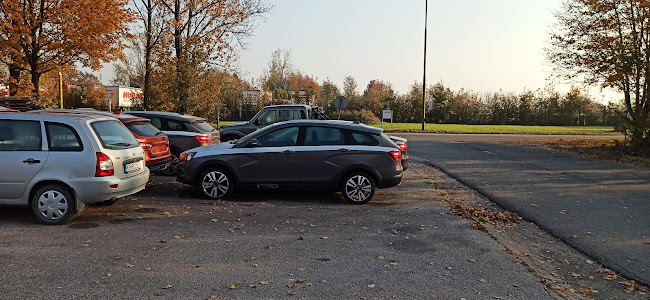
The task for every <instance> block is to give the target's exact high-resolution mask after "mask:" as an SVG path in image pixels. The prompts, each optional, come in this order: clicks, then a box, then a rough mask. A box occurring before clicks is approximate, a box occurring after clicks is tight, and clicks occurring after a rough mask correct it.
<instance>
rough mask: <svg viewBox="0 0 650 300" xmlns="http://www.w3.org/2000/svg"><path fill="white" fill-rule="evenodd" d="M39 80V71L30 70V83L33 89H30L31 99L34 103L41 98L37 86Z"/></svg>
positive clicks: (38, 101)
mask: <svg viewBox="0 0 650 300" xmlns="http://www.w3.org/2000/svg"><path fill="white" fill-rule="evenodd" d="M40 80H41V73H39V72H37V71H32V85H33V86H34V89H33V90H32V100H34V101H35V102H36V103H40V100H41V90H40V88H39V82H40Z"/></svg>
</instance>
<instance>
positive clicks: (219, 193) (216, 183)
mask: <svg viewBox="0 0 650 300" xmlns="http://www.w3.org/2000/svg"><path fill="white" fill-rule="evenodd" d="M234 184H235V182H234V180H233V179H232V175H230V172H228V171H226V170H225V169H223V168H220V167H212V168H208V169H207V170H205V171H204V172H203V173H201V177H199V182H198V188H199V189H200V190H201V192H202V193H203V196H205V197H206V198H208V199H211V200H221V199H225V198H228V197H229V196H230V194H232V191H233V189H234Z"/></svg>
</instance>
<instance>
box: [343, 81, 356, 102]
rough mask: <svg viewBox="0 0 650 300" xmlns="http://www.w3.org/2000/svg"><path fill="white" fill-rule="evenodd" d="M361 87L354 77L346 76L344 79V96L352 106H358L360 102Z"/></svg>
mask: <svg viewBox="0 0 650 300" xmlns="http://www.w3.org/2000/svg"><path fill="white" fill-rule="evenodd" d="M358 90H359V85H358V84H357V81H356V80H355V79H354V77H352V76H349V75H348V76H345V78H343V95H344V96H345V98H347V99H348V101H350V105H351V106H354V105H356V102H357V101H358V100H359V91H358Z"/></svg>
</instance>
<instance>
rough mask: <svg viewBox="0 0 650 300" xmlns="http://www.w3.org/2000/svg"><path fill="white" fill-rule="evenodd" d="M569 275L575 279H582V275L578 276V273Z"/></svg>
mask: <svg viewBox="0 0 650 300" xmlns="http://www.w3.org/2000/svg"><path fill="white" fill-rule="evenodd" d="M569 274H570V275H571V276H573V278H580V277H582V275H580V274H578V273H573V272H571V273H569Z"/></svg>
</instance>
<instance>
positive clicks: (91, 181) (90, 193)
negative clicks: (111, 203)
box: [68, 168, 149, 204]
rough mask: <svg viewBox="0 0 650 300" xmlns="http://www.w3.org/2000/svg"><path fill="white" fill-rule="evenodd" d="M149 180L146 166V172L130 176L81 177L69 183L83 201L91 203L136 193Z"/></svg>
mask: <svg viewBox="0 0 650 300" xmlns="http://www.w3.org/2000/svg"><path fill="white" fill-rule="evenodd" d="M148 181H149V169H147V168H145V170H144V172H142V173H140V174H138V175H135V176H132V177H128V178H117V177H115V176H106V177H94V178H80V179H73V180H70V181H69V182H68V183H69V185H70V187H71V188H72V189H73V190H74V192H75V194H76V196H77V197H78V199H79V200H80V201H81V202H83V203H86V204H91V203H98V202H104V201H108V200H111V199H116V198H120V197H125V196H129V195H132V194H135V193H137V192H139V191H141V190H143V189H144V188H145V186H146V185H147V182H148ZM110 185H117V187H116V188H110V187H109V186H110Z"/></svg>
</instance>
